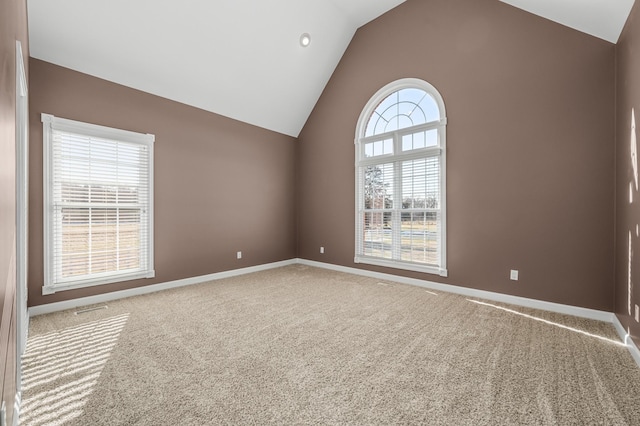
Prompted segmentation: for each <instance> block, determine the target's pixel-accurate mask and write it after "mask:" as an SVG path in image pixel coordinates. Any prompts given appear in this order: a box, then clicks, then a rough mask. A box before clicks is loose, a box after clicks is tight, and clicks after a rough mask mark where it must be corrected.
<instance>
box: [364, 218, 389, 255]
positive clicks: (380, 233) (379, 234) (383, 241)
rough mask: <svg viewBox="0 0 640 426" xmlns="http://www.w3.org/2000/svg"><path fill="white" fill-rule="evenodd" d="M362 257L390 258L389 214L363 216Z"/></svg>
mask: <svg viewBox="0 0 640 426" xmlns="http://www.w3.org/2000/svg"><path fill="white" fill-rule="evenodd" d="M363 238H364V244H363V248H364V255H365V256H374V257H382V258H385V259H391V258H392V233H391V212H368V213H365V214H364V236H363Z"/></svg>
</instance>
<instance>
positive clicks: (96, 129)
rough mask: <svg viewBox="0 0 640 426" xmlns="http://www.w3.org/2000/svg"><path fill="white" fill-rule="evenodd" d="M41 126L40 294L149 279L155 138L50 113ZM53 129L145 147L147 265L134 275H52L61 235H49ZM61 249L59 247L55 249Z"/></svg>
mask: <svg viewBox="0 0 640 426" xmlns="http://www.w3.org/2000/svg"><path fill="white" fill-rule="evenodd" d="M41 119H42V126H43V148H44V149H43V153H44V158H43V193H44V194H43V195H44V208H43V210H44V214H43V216H44V285H43V288H42V294H53V293H55V292H58V291H63V290H71V289H76V288H83V287H91V286H96V285H102V284H109V283H115V282H122V281H129V280H134V279H140V278H153V277H154V276H155V270H154V249H153V247H154V241H153V228H154V225H153V204H154V201H153V192H154V191H153V176H154V171H153V158H154V155H153V146H154V142H155V135H152V134H143V133H137V132H131V131H128V130H121V129H114V128H111V127H105V126H99V125H96V124H89V123H83V122H80V121H74V120H68V119H65V118H60V117H55V116H53V115H51V114H45V113H43V114H42V116H41ZM54 130H59V131H63V132H64V131H68V132H72V133H76V134H80V135H84V136H91V137H96V138H102V139H108V140H113V141H118V142H127V143H133V144H140V145H144V146H146V147H147V155H148V159H147V161H148V177H147V178H148V185H149V187H148V191H149V194H148V206H147V211H148V220H147V229H146V230H145V231H146V236H147V238H146V241H141V244H145V243H146V250H147V259H146V260H147V262H146V265H141V268H139V270H136V271H134V272H124V273H123V272H103V273H94V274H90V275H88V276H87V275H85V276H83V277H82V278H81V279H73V280H62V281H59V282H57V281H56V276H55V272H54V267H55V265H54V260H53V254H54V250H55V247H54V244H60V241H59V240H60V238H61V236H58V238H57V239H56V237H55V236H54V235H53V232H54V230H55V229H56V228H55V226H54V223H53V220H54V206H53V200H54V194H53V191H54V190H53V188H52V185H53V173H54V170H53V167H54V163H53V132H54ZM58 249H59V250H61V248H60V247H58Z"/></svg>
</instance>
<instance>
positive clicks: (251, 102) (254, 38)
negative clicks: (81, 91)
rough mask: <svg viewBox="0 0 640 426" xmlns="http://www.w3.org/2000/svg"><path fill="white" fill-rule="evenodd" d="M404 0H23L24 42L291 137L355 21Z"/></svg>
mask: <svg viewBox="0 0 640 426" xmlns="http://www.w3.org/2000/svg"><path fill="white" fill-rule="evenodd" d="M403 1H404V0H180V1H176V0H135V1H132V0H108V1H105V0H28V13H29V47H30V52H31V56H32V57H34V58H37V59H42V60H44V61H47V62H51V63H54V64H57V65H61V66H64V67H67V68H71V69H74V70H78V71H81V72H83V73H86V74H90V75H94V76H97V77H100V78H103V79H106V80H110V81H113V82H116V83H120V84H123V85H125V86H129V87H133V88H136V89H139V90H143V91H145V92H149V93H153V94H155V95H159V96H162V97H165V98H169V99H172V100H175V101H178V102H182V103H185V104H189V105H193V106H196V107H198V108H202V109H204V110H208V111H212V112H215V113H218V114H221V115H224V116H227V117H231V118H235V119H237V120H240V121H244V122H247V123H250V124H254V125H256V126H260V127H263V128H266V129H270V130H274V131H276V132H280V133H284V134H287V135H291V136H297V135H298V134H299V132H300V130H301V129H302V126H303V125H304V123H305V122H306V120H307V118H308V116H309V114H310V113H311V110H312V109H313V107H314V105H315V104H316V102H317V100H318V98H319V97H320V94H321V93H322V90H323V89H324V87H325V85H326V83H327V81H328V80H329V78H330V77H331V74H332V73H333V71H334V69H335V67H336V66H337V64H338V62H339V61H340V58H341V57H342V54H343V53H344V51H345V50H346V48H347V46H348V45H349V42H350V41H351V38H352V37H353V35H354V33H355V32H356V30H357V29H358V27H360V26H362V25H363V24H365V23H367V22H369V21H371V20H372V19H375V18H376V17H378V16H380V15H381V14H383V13H384V12H386V11H388V10H390V9H392V8H394V7H395V6H397V5H399V4H400V3H402V2H403ZM305 32H306V33H309V34H310V35H311V45H310V46H309V47H307V48H302V47H301V46H300V43H299V40H300V35H301V34H302V33H305Z"/></svg>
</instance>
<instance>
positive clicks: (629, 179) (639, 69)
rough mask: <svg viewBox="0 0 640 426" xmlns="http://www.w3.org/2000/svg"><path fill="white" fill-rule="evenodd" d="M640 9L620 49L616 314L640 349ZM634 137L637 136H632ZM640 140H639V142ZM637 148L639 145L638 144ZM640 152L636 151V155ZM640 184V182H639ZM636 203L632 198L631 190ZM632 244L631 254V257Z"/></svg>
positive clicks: (617, 137) (617, 97)
mask: <svg viewBox="0 0 640 426" xmlns="http://www.w3.org/2000/svg"><path fill="white" fill-rule="evenodd" d="M638 49H640V6H638V3H637V2H636V5H635V6H634V8H633V10H632V12H631V15H630V16H629V19H628V20H627V24H626V26H625V28H624V31H623V32H622V35H621V36H620V39H619V41H618V44H617V45H616V70H617V79H616V81H617V83H616V86H617V87H616V88H617V93H616V239H615V241H616V252H615V253H616V262H615V271H616V281H615V282H616V284H615V295H616V298H615V313H616V314H617V315H618V318H619V319H620V322H621V323H622V325H623V326H624V327H625V329H627V330H628V331H630V334H631V336H632V337H633V338H634V340H635V342H636V343H638V344H639V345H640V326H639V325H638V323H637V322H635V321H634V319H633V316H634V314H635V312H634V311H635V309H634V308H635V305H636V304H638V305H640V230H639V229H638V226H639V225H640V192H639V191H638V187H636V179H635V176H634V167H633V163H635V166H636V169H635V170H636V171H637V170H638V169H637V166H638V156H637V154H636V155H635V158H633V157H632V154H631V151H632V150H631V146H632V144H633V142H634V141H636V140H637V141H640V133H639V132H638V131H637V130H636V131H635V132H633V131H632V128H631V123H632V121H631V116H632V111H633V112H634V113H635V121H636V125H637V126H638V127H640V54H639V53H638ZM632 135H633V136H632ZM635 138H637V139H635ZM634 145H636V146H637V144H634ZM637 152H638V151H637V150H636V153H637ZM639 183H640V182H639ZM630 184H631V185H632V188H631V195H632V197H633V198H632V200H633V202H630V201H631V198H630V186H629V185H630ZM629 244H631V253H629Z"/></svg>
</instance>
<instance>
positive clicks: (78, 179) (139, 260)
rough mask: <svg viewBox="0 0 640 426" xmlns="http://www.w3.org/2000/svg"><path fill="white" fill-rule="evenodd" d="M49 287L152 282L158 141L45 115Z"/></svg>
mask: <svg viewBox="0 0 640 426" xmlns="http://www.w3.org/2000/svg"><path fill="white" fill-rule="evenodd" d="M42 124H43V143H44V161H43V165H44V171H43V189H44V286H43V294H52V293H55V292H57V291H61V290H69V289H74V288H81V287H87V286H94V285H100V284H107V283H113V282H120V281H128V280H133V279H139V278H152V277H154V276H155V271H154V260H153V258H154V253H153V146H154V141H155V136H154V135H151V134H142V133H136V132H131V131H127V130H120V129H113V128H109V127H104V126H98V125H94V124H88V123H82V122H78V121H73V120H68V119H64V118H59V117H54V116H53V115H50V114H42Z"/></svg>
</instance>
